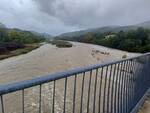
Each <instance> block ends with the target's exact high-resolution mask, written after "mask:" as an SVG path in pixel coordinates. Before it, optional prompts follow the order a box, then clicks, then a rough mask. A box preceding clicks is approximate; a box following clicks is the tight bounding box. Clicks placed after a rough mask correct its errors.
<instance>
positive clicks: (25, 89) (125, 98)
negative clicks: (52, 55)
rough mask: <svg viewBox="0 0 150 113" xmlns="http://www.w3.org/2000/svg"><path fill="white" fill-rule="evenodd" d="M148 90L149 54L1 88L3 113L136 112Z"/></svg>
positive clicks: (149, 84)
mask: <svg viewBox="0 0 150 113" xmlns="http://www.w3.org/2000/svg"><path fill="white" fill-rule="evenodd" d="M149 88H150V53H147V54H144V55H141V56H137V57H134V58H129V59H125V60H120V61H115V62H111V63H107V64H97V65H92V66H89V67H85V68H78V69H73V70H70V71H65V72H58V73H54V74H50V75H47V76H44V77H38V78H34V79H32V80H26V81H21V82H17V83H12V84H7V85H2V86H0V113H55V112H57V113H58V112H59V113H62V112H63V113H136V112H137V110H138V108H139V106H140V105H141V104H142V103H143V101H144V99H145V97H146V94H147V93H148V91H149ZM12 98H14V100H13V101H11V102H10V101H9V100H11V99H12ZM12 106H13V107H12Z"/></svg>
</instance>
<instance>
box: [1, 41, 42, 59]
mask: <svg viewBox="0 0 150 113" xmlns="http://www.w3.org/2000/svg"><path fill="white" fill-rule="evenodd" d="M40 46H41V44H39V43H34V44H26V45H25V47H24V48H21V49H16V50H13V51H10V52H7V53H4V54H1V55H0V60H3V59H6V58H9V57H13V56H18V55H21V54H26V53H28V52H30V51H32V50H34V49H37V48H39V47H40Z"/></svg>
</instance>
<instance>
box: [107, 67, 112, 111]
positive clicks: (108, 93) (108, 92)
mask: <svg viewBox="0 0 150 113" xmlns="http://www.w3.org/2000/svg"><path fill="white" fill-rule="evenodd" d="M111 75H112V65H111V67H110V74H109V80H108V91H107V107H108V108H107V113H109V104H110V102H109V96H110V82H111Z"/></svg>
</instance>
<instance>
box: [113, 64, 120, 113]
mask: <svg viewBox="0 0 150 113" xmlns="http://www.w3.org/2000/svg"><path fill="white" fill-rule="evenodd" d="M119 68H120V63H118V67H117V75H116V79H115V80H116V81H115V95H114V96H115V97H114V112H115V113H117V111H116V110H117V102H116V101H117V86H118V85H117V84H118V76H119Z"/></svg>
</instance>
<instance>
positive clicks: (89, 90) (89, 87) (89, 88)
mask: <svg viewBox="0 0 150 113" xmlns="http://www.w3.org/2000/svg"><path fill="white" fill-rule="evenodd" d="M91 78H92V70H91V71H90V79H89V86H88V100H87V113H89V101H90V92H91Z"/></svg>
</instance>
